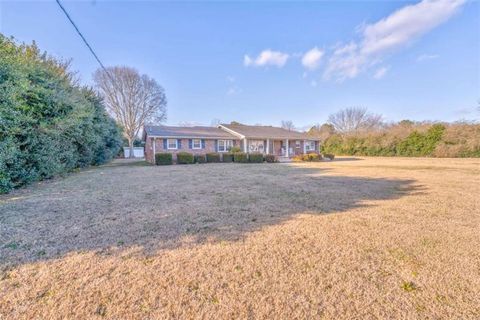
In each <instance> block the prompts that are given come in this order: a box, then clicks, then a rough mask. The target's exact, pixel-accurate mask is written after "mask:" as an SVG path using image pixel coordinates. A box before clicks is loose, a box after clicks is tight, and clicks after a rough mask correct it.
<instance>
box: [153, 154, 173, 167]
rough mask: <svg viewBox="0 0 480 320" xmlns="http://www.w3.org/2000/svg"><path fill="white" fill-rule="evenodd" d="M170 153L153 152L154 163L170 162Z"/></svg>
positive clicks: (163, 163) (165, 163)
mask: <svg viewBox="0 0 480 320" xmlns="http://www.w3.org/2000/svg"><path fill="white" fill-rule="evenodd" d="M172 163H173V160H172V154H171V153H157V154H155V164H156V165H167V164H172Z"/></svg>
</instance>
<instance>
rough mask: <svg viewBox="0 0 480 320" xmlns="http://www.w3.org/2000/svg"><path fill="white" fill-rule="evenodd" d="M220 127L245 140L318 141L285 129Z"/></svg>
mask: <svg viewBox="0 0 480 320" xmlns="http://www.w3.org/2000/svg"><path fill="white" fill-rule="evenodd" d="M221 126H223V127H225V128H227V129H230V130H232V131H234V132H237V133H239V134H241V135H243V136H245V137H246V138H247V139H249V138H250V139H251V138H261V139H266V138H269V139H306V140H308V139H309V140H318V139H315V138H312V137H310V136H308V135H307V134H306V133H302V132H298V131H289V130H287V129H283V128H279V127H272V126H248V125H243V124H221Z"/></svg>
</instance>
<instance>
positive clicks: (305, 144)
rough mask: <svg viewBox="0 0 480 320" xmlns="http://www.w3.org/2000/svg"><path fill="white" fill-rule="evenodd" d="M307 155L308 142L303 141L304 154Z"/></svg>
mask: <svg viewBox="0 0 480 320" xmlns="http://www.w3.org/2000/svg"><path fill="white" fill-rule="evenodd" d="M305 153H307V140H303V154H305Z"/></svg>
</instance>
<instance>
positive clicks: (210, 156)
mask: <svg viewBox="0 0 480 320" xmlns="http://www.w3.org/2000/svg"><path fill="white" fill-rule="evenodd" d="M207 162H220V154H219V153H216V152H211V153H207Z"/></svg>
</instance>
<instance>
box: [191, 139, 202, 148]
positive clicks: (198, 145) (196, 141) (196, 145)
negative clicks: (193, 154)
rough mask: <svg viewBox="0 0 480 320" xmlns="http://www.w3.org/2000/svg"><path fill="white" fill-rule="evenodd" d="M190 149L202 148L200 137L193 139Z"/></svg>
mask: <svg viewBox="0 0 480 320" xmlns="http://www.w3.org/2000/svg"><path fill="white" fill-rule="evenodd" d="M192 149H202V140H201V139H193V141H192Z"/></svg>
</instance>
